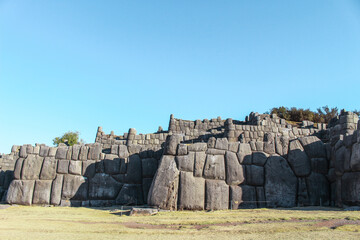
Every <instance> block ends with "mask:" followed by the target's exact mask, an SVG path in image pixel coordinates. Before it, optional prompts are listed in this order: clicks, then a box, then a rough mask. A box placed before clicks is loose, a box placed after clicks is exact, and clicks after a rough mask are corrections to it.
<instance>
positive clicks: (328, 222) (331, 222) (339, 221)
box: [314, 219, 360, 229]
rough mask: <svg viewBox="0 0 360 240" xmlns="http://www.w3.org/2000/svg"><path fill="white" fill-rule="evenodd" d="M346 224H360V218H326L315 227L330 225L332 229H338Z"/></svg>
mask: <svg viewBox="0 0 360 240" xmlns="http://www.w3.org/2000/svg"><path fill="white" fill-rule="evenodd" d="M344 225H360V220H348V219H333V220H325V221H322V222H320V223H317V224H315V225H314V226H315V227H328V228H330V229H336V228H338V227H341V226H344Z"/></svg>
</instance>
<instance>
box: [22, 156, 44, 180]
mask: <svg viewBox="0 0 360 240" xmlns="http://www.w3.org/2000/svg"><path fill="white" fill-rule="evenodd" d="M43 159H44V158H43V157H40V156H38V155H32V154H29V155H28V156H27V158H25V160H24V163H23V167H22V173H21V178H22V179H23V180H36V179H39V175H40V171H41V166H42V163H43Z"/></svg>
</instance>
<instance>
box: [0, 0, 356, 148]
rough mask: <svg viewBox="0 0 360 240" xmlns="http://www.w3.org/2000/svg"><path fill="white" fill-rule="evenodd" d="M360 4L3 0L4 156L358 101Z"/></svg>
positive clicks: (329, 0) (0, 119) (344, 0)
mask: <svg viewBox="0 0 360 240" xmlns="http://www.w3.org/2000/svg"><path fill="white" fill-rule="evenodd" d="M359 63H360V1H358V0H338V1H334V0H317V1H313V0H304V1H292V0H283V1H280V0H273V1H270V0H266V1H265V0H262V1H260V0H259V1H250V0H249V1H241V0H234V1H230V0H228V1H220V0H219V1H211V0H206V1H205V0H204V1H169V0H164V1H156V0H154V1H145V0H143V1H137V0H131V1H130V0H128V1H120V0H117V1H115V0H114V1H110V0H107V1H89V0H87V1H85V0H84V1H80V0H77V1H66V0H62V1H60V0H58V1H55V0H54V1H45V0H43V1H42V0H37V1H31V0H29V1H17V0H0V89H1V91H0V111H1V116H0V152H4V153H8V152H10V148H11V146H12V145H13V144H18V145H20V144H25V143H31V144H34V143H46V144H49V145H51V144H52V139H53V138H54V137H56V136H60V135H62V134H63V133H64V132H66V131H68V130H77V131H79V132H80V133H81V135H80V136H81V138H83V139H84V140H85V141H86V142H88V143H91V142H93V141H94V139H95V134H96V130H97V127H98V126H103V129H104V131H105V132H107V133H110V131H111V130H114V131H115V134H121V133H123V132H127V131H128V129H129V128H130V127H135V128H136V129H137V130H138V133H147V132H154V131H156V130H157V128H158V126H159V125H161V126H163V127H164V129H167V127H168V122H169V116H170V114H171V113H173V114H174V115H175V117H177V118H183V119H191V120H195V119H204V118H209V119H210V118H215V117H217V116H221V117H222V118H223V119H225V118H229V117H231V118H233V119H239V120H243V119H244V118H245V116H246V115H247V114H249V113H250V112H251V111H256V112H265V111H268V110H269V109H270V108H272V107H274V106H281V105H284V106H287V107H290V106H296V107H303V108H310V109H312V110H315V109H316V108H317V107H320V106H324V105H329V106H337V107H339V108H345V109H349V110H351V109H359V108H360V106H359V105H358V103H359V89H360V79H359V76H360V65H359Z"/></svg>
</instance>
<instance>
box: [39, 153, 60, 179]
mask: <svg viewBox="0 0 360 240" xmlns="http://www.w3.org/2000/svg"><path fill="white" fill-rule="evenodd" d="M56 166H57V161H56V159H55V158H54V157H45V158H44V163H43V166H42V169H41V174H40V179H41V180H53V179H55V177H56Z"/></svg>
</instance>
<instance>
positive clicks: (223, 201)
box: [205, 179, 229, 210]
mask: <svg viewBox="0 0 360 240" xmlns="http://www.w3.org/2000/svg"><path fill="white" fill-rule="evenodd" d="M205 189H206V191H205V209H206V210H224V209H228V208H229V186H228V185H226V183H225V181H221V180H210V179H207V180H206V183H205Z"/></svg>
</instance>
